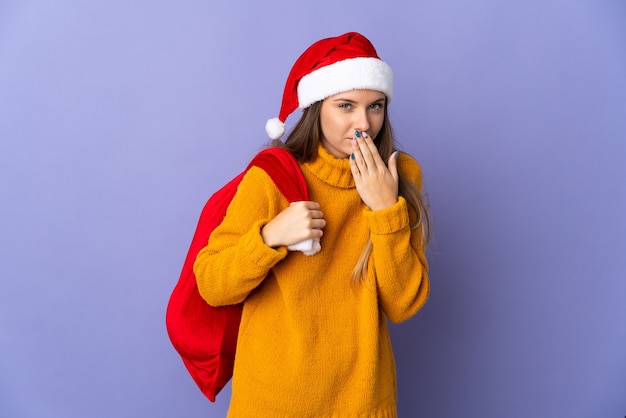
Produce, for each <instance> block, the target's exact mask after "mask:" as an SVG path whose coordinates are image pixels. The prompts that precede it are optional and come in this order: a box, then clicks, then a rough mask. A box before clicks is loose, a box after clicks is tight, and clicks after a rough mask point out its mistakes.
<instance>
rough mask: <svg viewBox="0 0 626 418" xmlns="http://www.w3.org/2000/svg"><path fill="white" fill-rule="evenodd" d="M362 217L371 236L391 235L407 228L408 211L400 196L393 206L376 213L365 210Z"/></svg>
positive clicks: (404, 201)
mask: <svg viewBox="0 0 626 418" xmlns="http://www.w3.org/2000/svg"><path fill="white" fill-rule="evenodd" d="M364 215H365V219H366V221H367V224H368V225H369V228H370V232H371V233H372V234H377V235H387V234H393V233H395V232H398V231H400V230H401V229H404V228H408V227H409V211H408V209H407V205H406V200H404V198H403V197H402V196H398V201H397V202H396V203H395V204H394V205H393V206H390V207H388V208H386V209H381V210H376V211H372V210H370V209H365V211H364Z"/></svg>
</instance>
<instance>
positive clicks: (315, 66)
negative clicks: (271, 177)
mask: <svg viewBox="0 0 626 418" xmlns="http://www.w3.org/2000/svg"><path fill="white" fill-rule="evenodd" d="M355 89H368V90H377V91H381V92H383V93H385V95H386V96H387V101H388V102H389V101H391V98H392V95H393V73H392V71H391V68H390V67H389V65H387V64H386V63H385V62H383V61H382V60H381V59H380V57H378V54H377V53H376V49H375V48H374V46H373V45H372V43H371V42H370V41H369V40H368V39H367V38H366V37H364V36H363V35H361V34H360V33H357V32H348V33H345V34H343V35H340V36H337V37H334V38H326V39H322V40H320V41H317V42H316V43H314V44H313V45H311V46H310V47H309V48H308V49H307V50H306V51H304V53H303V54H302V55H300V57H299V58H298V59H297V60H296V62H295V64H294V65H293V67H292V68H291V71H290V73H289V76H288V77H287V82H286V83H285V90H284V92H283V100H282V104H281V108H280V112H279V114H278V117H277V118H272V119H270V120H268V121H267V123H266V124H265V131H266V132H267V134H268V136H269V137H270V138H271V139H280V137H282V136H283V134H284V133H285V121H286V120H287V117H288V116H289V115H290V114H291V113H292V112H293V111H294V110H296V109H297V108H300V109H305V108H307V107H309V106H310V105H312V104H313V103H315V102H318V101H320V100H324V99H325V98H327V97H330V96H332V95H335V94H337V93H342V92H344V91H349V90H355Z"/></svg>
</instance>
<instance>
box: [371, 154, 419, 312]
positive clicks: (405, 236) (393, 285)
mask: <svg viewBox="0 0 626 418" xmlns="http://www.w3.org/2000/svg"><path fill="white" fill-rule="evenodd" d="M401 155H402V154H401ZM403 157H404V158H403V159H402V160H400V161H399V163H400V167H401V168H402V171H403V175H405V176H406V177H407V179H408V180H410V181H412V182H414V184H416V186H417V187H418V189H421V171H420V168H419V165H417V162H416V161H415V160H413V159H412V158H411V157H409V156H407V155H406V154H404V155H403ZM365 218H366V220H367V223H368V225H369V228H370V237H371V240H372V244H373V249H372V255H371V257H372V258H371V259H370V267H369V268H370V269H371V268H372V266H373V269H374V277H375V280H376V288H377V291H378V298H379V302H380V304H381V308H382V310H383V312H385V314H386V315H387V317H388V318H389V319H390V320H391V321H392V322H396V323H397V322H402V321H405V320H407V319H409V318H410V317H411V316H413V315H414V314H415V313H416V312H417V311H418V310H419V309H420V308H421V307H422V306H423V305H424V303H425V302H426V299H427V298H428V293H429V290H430V283H429V280H428V263H427V260H426V255H425V244H424V243H423V240H422V236H421V235H422V234H421V231H420V228H418V229H413V230H412V229H411V227H410V223H411V219H412V218H413V217H412V216H411V215H410V211H409V206H408V204H407V202H406V200H405V199H404V198H403V197H399V198H398V202H397V203H396V204H395V205H393V206H391V207H389V208H387V209H383V210H379V211H371V210H366V211H365Z"/></svg>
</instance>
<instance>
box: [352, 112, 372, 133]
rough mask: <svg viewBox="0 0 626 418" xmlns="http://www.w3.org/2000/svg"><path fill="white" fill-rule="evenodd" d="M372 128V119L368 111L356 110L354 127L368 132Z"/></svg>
mask: <svg viewBox="0 0 626 418" xmlns="http://www.w3.org/2000/svg"><path fill="white" fill-rule="evenodd" d="M369 128H370V120H369V117H368V115H367V111H360V112H356V114H355V120H354V129H356V130H357V131H361V132H367V130H368V129H369Z"/></svg>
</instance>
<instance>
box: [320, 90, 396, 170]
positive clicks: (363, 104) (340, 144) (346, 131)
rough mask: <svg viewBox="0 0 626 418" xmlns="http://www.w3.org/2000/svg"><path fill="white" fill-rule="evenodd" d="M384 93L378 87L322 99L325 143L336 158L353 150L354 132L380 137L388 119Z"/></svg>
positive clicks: (321, 110)
mask: <svg viewBox="0 0 626 418" xmlns="http://www.w3.org/2000/svg"><path fill="white" fill-rule="evenodd" d="M386 100H387V98H386V96H385V94H384V93H381V92H380V91H376V90H351V91H346V92H344V93H339V94H335V95H334V96H330V97H328V98H326V99H324V101H323V102H322V106H321V109H320V121H321V125H322V145H323V146H324V148H326V151H328V152H329V153H330V154H332V155H333V156H334V157H335V158H347V157H348V156H349V155H350V154H351V153H352V139H353V138H354V137H355V135H354V131H359V132H367V134H368V135H369V136H370V137H371V138H376V135H378V131H380V128H381V127H382V126H383V121H384V120H385V101H386Z"/></svg>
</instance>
